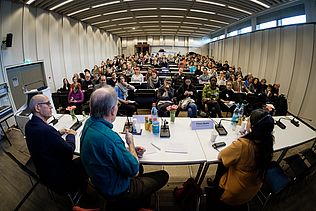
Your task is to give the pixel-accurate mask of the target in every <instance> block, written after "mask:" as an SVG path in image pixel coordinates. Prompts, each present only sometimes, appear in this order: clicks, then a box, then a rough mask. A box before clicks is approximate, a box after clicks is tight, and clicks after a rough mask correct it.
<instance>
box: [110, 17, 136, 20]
mask: <svg viewBox="0 0 316 211" xmlns="http://www.w3.org/2000/svg"><path fill="white" fill-rule="evenodd" d="M132 18H133V17H125V18H115V19H112V21H121V20H128V19H132Z"/></svg>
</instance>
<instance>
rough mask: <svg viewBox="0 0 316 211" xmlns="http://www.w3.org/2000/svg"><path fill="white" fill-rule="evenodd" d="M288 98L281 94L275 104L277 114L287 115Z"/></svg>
mask: <svg viewBox="0 0 316 211" xmlns="http://www.w3.org/2000/svg"><path fill="white" fill-rule="evenodd" d="M287 109H288V107H287V99H286V97H285V96H284V95H280V96H279V97H278V99H277V102H276V104H275V115H276V116H285V115H286V114H287Z"/></svg>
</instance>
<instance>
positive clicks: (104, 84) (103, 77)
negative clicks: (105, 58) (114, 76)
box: [94, 75, 107, 90]
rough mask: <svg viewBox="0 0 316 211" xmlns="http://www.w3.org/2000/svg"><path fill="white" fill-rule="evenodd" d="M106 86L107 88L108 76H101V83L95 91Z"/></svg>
mask: <svg viewBox="0 0 316 211" xmlns="http://www.w3.org/2000/svg"><path fill="white" fill-rule="evenodd" d="M105 86H107V83H106V76H105V75H101V76H100V78H99V83H98V84H96V85H95V86H94V90H96V89H99V88H101V87H105Z"/></svg>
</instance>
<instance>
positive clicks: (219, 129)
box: [213, 119, 231, 136]
mask: <svg viewBox="0 0 316 211" xmlns="http://www.w3.org/2000/svg"><path fill="white" fill-rule="evenodd" d="M213 121H214V120H213ZM222 121H229V122H231V120H228V119H221V120H220V121H219V123H218V124H215V130H216V131H217V133H218V135H220V136H226V135H227V131H226V129H225V127H224V126H223V125H222V124H221V123H222ZM215 123H216V122H215Z"/></svg>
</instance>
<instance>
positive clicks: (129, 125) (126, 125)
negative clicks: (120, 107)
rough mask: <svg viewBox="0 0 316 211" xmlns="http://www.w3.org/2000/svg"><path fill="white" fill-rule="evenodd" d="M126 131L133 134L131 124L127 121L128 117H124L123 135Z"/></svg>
mask: <svg viewBox="0 0 316 211" xmlns="http://www.w3.org/2000/svg"><path fill="white" fill-rule="evenodd" d="M126 129H128V132H130V133H133V122H131V121H130V120H129V118H128V116H126V122H125V124H124V128H123V133H125V132H126Z"/></svg>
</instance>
